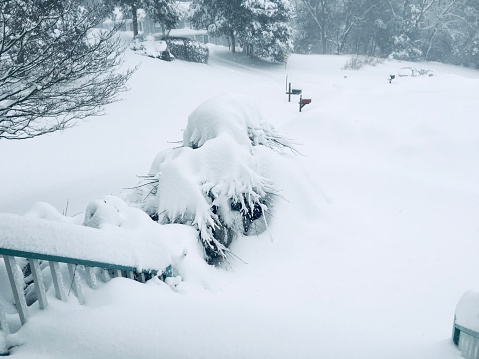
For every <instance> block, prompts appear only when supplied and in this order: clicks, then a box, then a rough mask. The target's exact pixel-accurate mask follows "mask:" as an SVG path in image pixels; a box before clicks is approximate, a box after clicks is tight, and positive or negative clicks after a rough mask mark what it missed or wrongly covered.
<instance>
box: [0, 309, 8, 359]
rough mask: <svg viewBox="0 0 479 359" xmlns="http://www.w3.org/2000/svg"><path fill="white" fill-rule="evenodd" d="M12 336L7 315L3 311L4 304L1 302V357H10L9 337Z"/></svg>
mask: <svg viewBox="0 0 479 359" xmlns="http://www.w3.org/2000/svg"><path fill="white" fill-rule="evenodd" d="M8 334H10V327H9V326H8V321H7V315H6V314H5V310H3V304H2V302H1V301H0V356H2V355H8V344H7V335H8Z"/></svg>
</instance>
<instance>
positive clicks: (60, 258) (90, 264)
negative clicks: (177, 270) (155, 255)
mask: <svg viewBox="0 0 479 359" xmlns="http://www.w3.org/2000/svg"><path fill="white" fill-rule="evenodd" d="M0 255H7V256H13V257H22V258H31V259H39V260H45V261H52V262H60V263H70V264H78V265H84V266H85V267H98V268H103V269H117V270H124V271H131V272H138V273H151V274H157V273H158V272H160V271H161V270H158V269H150V270H143V271H138V270H137V268H135V267H131V266H123V265H119V264H115V263H106V262H98V261H90V260H85V259H79V258H73V257H63V256H54V255H49V254H42V253H33V252H27V251H19V250H14V249H6V248H1V247H0Z"/></svg>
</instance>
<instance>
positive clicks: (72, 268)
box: [67, 263, 85, 304]
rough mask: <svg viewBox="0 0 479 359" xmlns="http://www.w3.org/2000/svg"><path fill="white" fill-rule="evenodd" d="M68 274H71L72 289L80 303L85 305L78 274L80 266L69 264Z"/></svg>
mask: <svg viewBox="0 0 479 359" xmlns="http://www.w3.org/2000/svg"><path fill="white" fill-rule="evenodd" d="M67 266H68V273H70V280H71V287H72V288H73V292H74V293H75V295H76V296H77V298H78V303H80V304H85V296H84V295H83V290H82V288H81V282H80V275H79V274H78V270H77V269H78V265H77V264H71V263H68V264H67Z"/></svg>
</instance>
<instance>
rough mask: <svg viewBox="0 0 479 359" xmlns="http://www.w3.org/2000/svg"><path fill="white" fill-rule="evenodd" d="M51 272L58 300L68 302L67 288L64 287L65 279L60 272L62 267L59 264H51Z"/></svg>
mask: <svg viewBox="0 0 479 359" xmlns="http://www.w3.org/2000/svg"><path fill="white" fill-rule="evenodd" d="M49 265H50V271H51V272H52V280H53V286H54V287H55V294H56V296H57V298H58V299H60V300H62V301H64V302H66V301H67V296H66V294H65V287H64V286H63V277H62V273H61V272H60V265H59V264H58V262H52V261H50V262H49Z"/></svg>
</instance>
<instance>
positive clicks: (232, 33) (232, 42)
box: [231, 31, 236, 54]
mask: <svg viewBox="0 0 479 359" xmlns="http://www.w3.org/2000/svg"><path fill="white" fill-rule="evenodd" d="M231 52H232V53H233V54H234V53H236V38H235V34H234V32H233V31H231Z"/></svg>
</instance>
